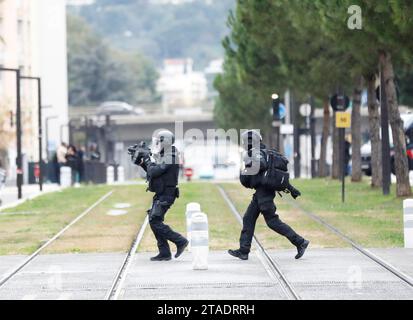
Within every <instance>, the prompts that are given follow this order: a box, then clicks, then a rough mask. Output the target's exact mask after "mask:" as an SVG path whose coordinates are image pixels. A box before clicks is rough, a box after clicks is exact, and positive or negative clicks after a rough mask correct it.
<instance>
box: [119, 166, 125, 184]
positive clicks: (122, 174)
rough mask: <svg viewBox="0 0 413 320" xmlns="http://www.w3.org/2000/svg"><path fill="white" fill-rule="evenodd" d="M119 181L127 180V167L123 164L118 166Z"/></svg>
mask: <svg viewBox="0 0 413 320" xmlns="http://www.w3.org/2000/svg"><path fill="white" fill-rule="evenodd" d="M118 182H120V183H122V182H125V169H124V168H123V167H122V166H119V167H118Z"/></svg>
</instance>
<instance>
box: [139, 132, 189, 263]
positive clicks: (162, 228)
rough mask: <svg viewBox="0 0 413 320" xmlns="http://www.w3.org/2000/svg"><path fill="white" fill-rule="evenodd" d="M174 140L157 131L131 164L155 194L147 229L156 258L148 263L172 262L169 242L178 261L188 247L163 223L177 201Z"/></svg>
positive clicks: (177, 234) (176, 156)
mask: <svg viewBox="0 0 413 320" xmlns="http://www.w3.org/2000/svg"><path fill="white" fill-rule="evenodd" d="M174 140H175V137H174V135H173V133H172V132H170V131H168V130H160V131H158V132H157V133H155V134H154V136H153V139H152V150H149V149H147V151H146V152H145V151H143V150H145V149H140V152H137V154H136V155H135V160H134V161H135V164H137V165H140V166H141V167H142V168H143V169H144V170H145V171H146V173H147V181H148V183H149V186H148V190H149V191H152V192H155V196H154V197H153V203H152V207H151V209H150V210H148V215H149V224H150V227H151V229H152V232H153V234H154V235H155V238H156V240H157V243H158V249H159V254H158V255H157V256H155V257H152V258H151V261H168V260H171V256H172V254H171V249H170V247H169V244H168V241H171V242H173V243H174V244H175V245H176V247H177V251H176V254H175V258H178V257H179V256H180V255H181V254H182V253H183V252H184V250H185V248H186V247H187V246H188V240H187V239H185V238H184V237H183V236H182V235H180V234H179V233H177V232H175V231H173V230H172V229H171V228H170V227H169V226H168V225H166V224H165V223H164V218H165V214H166V212H167V211H168V209H169V208H170V207H171V206H172V204H173V203H174V202H175V199H176V198H178V197H179V189H178V187H177V186H178V175H179V159H178V150H177V149H176V147H175V146H174V145H173V144H174V142H175V141H174ZM150 152H152V156H153V160H152V159H151V153H150Z"/></svg>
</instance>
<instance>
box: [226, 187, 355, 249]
mask: <svg viewBox="0 0 413 320" xmlns="http://www.w3.org/2000/svg"><path fill="white" fill-rule="evenodd" d="M221 185H222V187H223V188H224V190H225V191H226V192H227V194H228V196H229V197H230V199H231V200H232V201H233V202H234V204H235V207H236V208H237V210H238V212H239V213H240V214H241V215H243V214H244V212H245V210H246V209H247V207H248V204H249V203H250V201H251V198H252V194H253V192H254V191H253V190H250V189H245V188H244V187H242V186H241V185H239V184H238V183H224V184H221ZM288 198H290V199H292V198H291V197H290V196H289V195H284V196H283V198H280V197H279V196H277V197H276V198H275V204H276V206H277V214H278V215H279V216H280V219H281V220H283V221H284V222H286V223H287V224H289V225H290V226H291V227H292V228H293V229H294V230H295V231H296V232H297V233H299V234H300V235H302V236H303V237H305V238H307V239H310V240H311V247H313V248H329V247H333V248H334V247H346V246H348V245H347V244H346V243H345V242H344V241H342V240H341V239H340V238H338V237H337V236H336V235H334V234H332V233H331V232H329V231H328V230H326V229H325V228H323V227H320V224H319V223H317V222H315V221H313V220H312V219H310V218H308V217H307V216H306V215H303V213H302V212H301V211H300V210H298V209H296V208H294V207H293V206H291V204H290V203H289V202H288V201H286V199H288ZM255 234H256V236H257V238H258V239H259V240H260V241H261V242H262V244H263V245H264V247H265V248H267V249H279V248H292V245H291V243H290V242H289V241H288V240H287V239H286V238H284V237H283V236H280V235H279V234H277V233H275V232H274V231H272V230H271V229H269V228H268V226H267V225H266V223H265V220H264V218H263V217H262V216H261V215H260V217H259V218H258V221H257V225H256V231H255Z"/></svg>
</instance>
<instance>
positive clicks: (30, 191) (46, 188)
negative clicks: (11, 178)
mask: <svg viewBox="0 0 413 320" xmlns="http://www.w3.org/2000/svg"><path fill="white" fill-rule="evenodd" d="M59 189H60V186H59V185H57V184H44V185H43V192H40V190H39V185H37V184H33V185H24V186H23V198H22V199H20V200H19V199H18V198H17V187H16V186H9V187H6V188H4V189H3V190H0V199H1V200H2V204H1V206H0V211H1V210H3V209H6V208H10V207H14V206H16V205H18V204H20V203H23V202H24V201H26V200H27V199H33V198H35V197H37V196H39V195H41V194H46V193H49V192H54V191H57V190H59Z"/></svg>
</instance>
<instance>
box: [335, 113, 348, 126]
mask: <svg viewBox="0 0 413 320" xmlns="http://www.w3.org/2000/svg"><path fill="white" fill-rule="evenodd" d="M350 126H351V114H350V113H349V112H341V111H340V112H336V128H350Z"/></svg>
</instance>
